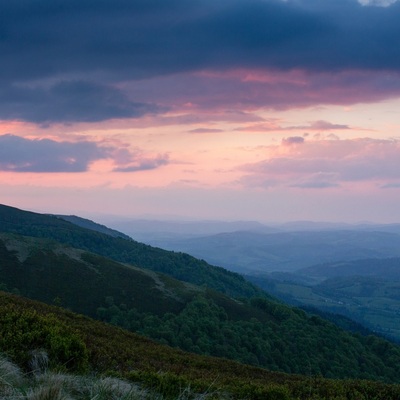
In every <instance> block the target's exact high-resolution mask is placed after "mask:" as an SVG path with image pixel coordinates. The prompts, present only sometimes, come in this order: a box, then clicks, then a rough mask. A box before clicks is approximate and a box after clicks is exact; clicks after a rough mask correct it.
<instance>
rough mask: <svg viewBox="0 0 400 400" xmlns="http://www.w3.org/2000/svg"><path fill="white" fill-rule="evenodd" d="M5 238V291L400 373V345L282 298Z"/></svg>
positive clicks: (298, 366)
mask: <svg viewBox="0 0 400 400" xmlns="http://www.w3.org/2000/svg"><path fill="white" fill-rule="evenodd" d="M0 239H1V240H0V257H1V258H0V259H1V260H2V261H1V263H0V268H1V279H0V284H2V287H3V289H7V290H9V291H13V292H17V293H20V294H22V295H24V296H26V297H30V298H33V299H37V300H41V301H44V302H47V303H49V304H58V305H62V306H63V307H66V308H69V309H71V310H72V311H75V312H79V313H84V314H86V315H89V316H93V317H97V318H99V319H101V320H103V321H106V322H109V323H111V324H114V325H118V326H120V327H123V328H125V329H128V330H131V331H135V332H139V333H142V334H144V335H146V336H149V337H151V338H154V339H156V340H158V341H159V342H161V343H165V344H169V345H171V346H174V347H179V348H181V349H184V350H187V351H190V352H193V353H199V354H208V355H213V356H219V357H225V358H231V359H234V360H237V361H240V362H243V363H247V364H252V365H256V366H262V367H266V368H269V369H272V370H277V371H285V372H290V373H299V374H306V373H312V374H316V375H322V376H325V377H332V378H347V377H352V378H364V379H379V380H383V381H386V382H397V381H398V380H399V376H400V349H399V348H398V347H396V346H394V345H392V344H390V343H388V342H386V341H384V340H383V339H378V338H376V337H374V336H368V337H361V336H356V335H352V334H350V333H348V332H345V331H343V330H341V329H339V328H337V327H336V326H335V325H333V324H331V323H329V322H326V321H324V320H323V319H321V318H318V317H316V316H311V315H308V314H306V313H305V312H302V311H301V310H298V309H296V308H290V307H288V306H285V305H283V304H280V303H278V302H277V301H272V300H269V299H266V298H252V299H250V300H247V299H242V300H241V301H238V300H233V299H232V298H230V297H227V296H226V295H223V294H222V293H219V292H216V291H211V290H209V289H206V288H200V287H195V286H193V285H188V284H185V283H182V282H179V281H176V280H174V279H172V278H170V277H167V276H165V275H161V274H156V273H154V272H152V271H149V270H144V269H140V268H138V267H134V268H133V267H130V266H127V265H121V264H119V263H116V262H115V261H111V260H108V259H106V258H104V257H101V256H98V255H95V254H93V253H88V252H84V251H82V250H77V249H73V248H71V247H68V246H65V245H63V244H59V243H56V242H54V241H50V240H48V239H37V238H32V237H20V236H18V235H15V234H2V235H1V236H0Z"/></svg>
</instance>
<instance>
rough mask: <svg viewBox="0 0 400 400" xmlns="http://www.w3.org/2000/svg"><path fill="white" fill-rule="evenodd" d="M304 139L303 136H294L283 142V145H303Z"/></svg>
mask: <svg viewBox="0 0 400 400" xmlns="http://www.w3.org/2000/svg"><path fill="white" fill-rule="evenodd" d="M303 143H304V138H303V137H301V136H292V137H288V138H286V139H283V140H282V145H284V146H290V145H292V144H303Z"/></svg>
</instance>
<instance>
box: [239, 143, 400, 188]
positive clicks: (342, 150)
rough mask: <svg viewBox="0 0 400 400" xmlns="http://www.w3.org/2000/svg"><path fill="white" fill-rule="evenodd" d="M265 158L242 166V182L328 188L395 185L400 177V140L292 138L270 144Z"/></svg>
mask: <svg viewBox="0 0 400 400" xmlns="http://www.w3.org/2000/svg"><path fill="white" fill-rule="evenodd" d="M268 150H269V152H270V155H269V157H268V158H266V159H265V160H264V161H261V162H258V163H253V164H247V165H244V166H242V167H241V170H242V171H244V172H245V173H246V175H245V176H243V177H242V178H241V183H242V184H244V185H246V186H259V187H272V186H283V187H302V188H328V187H337V186H342V185H346V184H349V183H357V182H370V183H374V184H376V183H379V184H380V185H381V186H383V185H391V184H393V183H396V182H397V181H398V180H399V179H400V141H398V140H377V139H369V138H363V139H353V140H350V139H349V140H327V139H323V140H310V141H305V140H304V139H303V138H300V137H299V138H298V137H292V138H287V139H284V140H283V141H282V143H281V145H279V146H275V147H270V148H269V149H268Z"/></svg>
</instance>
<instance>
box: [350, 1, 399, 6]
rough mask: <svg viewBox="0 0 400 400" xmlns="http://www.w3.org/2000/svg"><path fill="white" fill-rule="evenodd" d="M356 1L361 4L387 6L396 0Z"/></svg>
mask: <svg viewBox="0 0 400 400" xmlns="http://www.w3.org/2000/svg"><path fill="white" fill-rule="evenodd" d="M358 2H359V3H360V4H361V5H363V6H377V7H389V6H391V5H392V4H394V3H396V2H397V0H358Z"/></svg>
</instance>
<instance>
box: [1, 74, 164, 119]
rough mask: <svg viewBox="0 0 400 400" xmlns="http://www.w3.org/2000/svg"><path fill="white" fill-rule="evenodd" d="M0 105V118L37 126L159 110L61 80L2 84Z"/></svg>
mask: <svg viewBox="0 0 400 400" xmlns="http://www.w3.org/2000/svg"><path fill="white" fill-rule="evenodd" d="M0 104H1V107H0V118H1V119H5V120H8V119H16V120H28V121H32V122H37V123H51V122H64V121H80V122H96V121H104V120H107V119H110V118H128V117H140V116H142V115H144V114H146V113H149V112H155V111H157V110H158V108H157V106H155V105H151V104H144V103H137V102H133V101H130V100H129V99H128V98H127V96H126V95H125V94H124V93H123V92H121V91H120V90H118V89H115V88H113V87H109V86H105V85H101V84H95V83H91V82H83V81H62V82H59V83H56V84H54V85H52V86H50V87H29V86H21V85H19V86H17V85H15V86H11V85H6V84H5V85H3V86H2V87H0Z"/></svg>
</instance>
